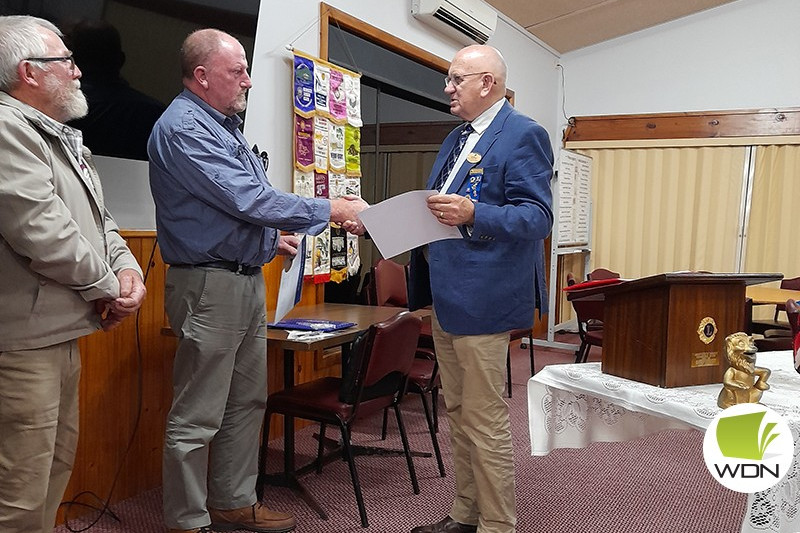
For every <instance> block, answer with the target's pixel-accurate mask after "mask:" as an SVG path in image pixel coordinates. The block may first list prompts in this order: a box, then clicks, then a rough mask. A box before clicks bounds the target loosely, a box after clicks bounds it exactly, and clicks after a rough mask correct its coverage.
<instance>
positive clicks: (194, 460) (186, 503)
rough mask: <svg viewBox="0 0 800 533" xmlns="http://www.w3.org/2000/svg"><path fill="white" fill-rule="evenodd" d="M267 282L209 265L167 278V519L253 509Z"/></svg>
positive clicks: (177, 524)
mask: <svg viewBox="0 0 800 533" xmlns="http://www.w3.org/2000/svg"><path fill="white" fill-rule="evenodd" d="M264 291H265V288H264V277H263V276H262V275H261V273H260V272H259V273H258V274H256V275H254V276H243V275H240V274H235V273H233V272H229V271H227V270H222V269H215V268H175V267H171V268H170V269H169V270H168V271H167V283H166V291H165V298H166V299H165V308H166V311H167V316H168V317H169V322H170V325H171V327H172V330H173V331H174V332H175V333H176V334H177V335H178V336H179V339H178V350H177V352H176V353H175V364H174V368H173V400H172V408H171V409H170V412H169V415H168V417H167V428H166V438H165V440H164V461H163V472H162V474H163V481H164V484H163V490H164V494H163V499H164V521H165V523H166V525H167V527H168V528H173V529H192V528H197V527H202V526H207V525H209V524H210V523H211V518H210V517H209V514H208V507H212V508H214V509H238V508H240V507H247V506H250V505H252V504H253V503H255V502H256V477H257V475H258V443H259V440H258V435H259V432H260V431H261V424H262V421H263V417H264V409H265V408H266V400H267V337H266V318H265V311H264V307H265V305H264V294H265V292H264Z"/></svg>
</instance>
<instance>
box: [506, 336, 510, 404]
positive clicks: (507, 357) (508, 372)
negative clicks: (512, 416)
mask: <svg viewBox="0 0 800 533" xmlns="http://www.w3.org/2000/svg"><path fill="white" fill-rule="evenodd" d="M506 376H507V380H508V385H507V386H506V388H507V389H508V397H509V398H511V346H509V347H508V349H507V350H506Z"/></svg>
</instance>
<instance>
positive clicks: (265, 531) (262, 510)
mask: <svg viewBox="0 0 800 533" xmlns="http://www.w3.org/2000/svg"><path fill="white" fill-rule="evenodd" d="M208 514H210V515H211V526H212V527H213V528H214V529H216V530H219V531H233V530H235V529H246V530H247V531H257V532H258V533H286V532H287V531H292V530H293V529H294V528H295V526H296V525H297V523H296V522H295V520H294V517H293V516H292V515H290V514H288V513H281V512H280V511H270V510H269V509H267V508H266V507H264V506H263V505H261V502H256V503H254V504H253V505H251V506H250V507H242V508H241V509H230V510H228V511H221V510H219V509H209V510H208Z"/></svg>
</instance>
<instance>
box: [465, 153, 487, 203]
mask: <svg viewBox="0 0 800 533" xmlns="http://www.w3.org/2000/svg"><path fill="white" fill-rule="evenodd" d="M470 155H472V154H470ZM478 157H480V155H479V156H478ZM482 184H483V169H482V168H473V169H470V171H469V175H468V176H467V191H466V192H465V193H464V196H466V197H467V198H469V199H470V200H473V201H475V202H477V201H478V200H480V198H481V185H482Z"/></svg>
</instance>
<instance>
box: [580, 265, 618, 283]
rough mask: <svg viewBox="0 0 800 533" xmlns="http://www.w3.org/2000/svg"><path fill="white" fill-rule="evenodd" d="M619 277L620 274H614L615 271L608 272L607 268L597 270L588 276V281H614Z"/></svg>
mask: <svg viewBox="0 0 800 533" xmlns="http://www.w3.org/2000/svg"><path fill="white" fill-rule="evenodd" d="M618 277H619V272H614V271H613V270H608V269H607V268H595V269H594V270H592V271H591V272H589V273H588V274H586V279H587V280H588V281H597V280H598V279H614V278H618Z"/></svg>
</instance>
